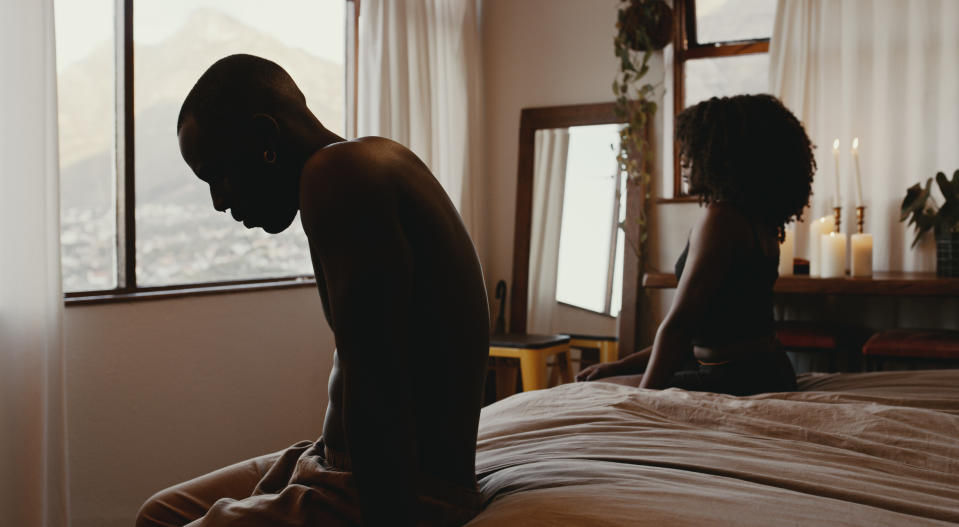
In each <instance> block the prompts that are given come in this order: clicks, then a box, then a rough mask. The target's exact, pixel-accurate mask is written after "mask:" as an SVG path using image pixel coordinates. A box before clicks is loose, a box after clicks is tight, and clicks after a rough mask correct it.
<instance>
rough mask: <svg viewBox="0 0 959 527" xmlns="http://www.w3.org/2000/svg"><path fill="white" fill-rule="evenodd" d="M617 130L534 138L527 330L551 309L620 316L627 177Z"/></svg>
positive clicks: (595, 128)
mask: <svg viewBox="0 0 959 527" xmlns="http://www.w3.org/2000/svg"><path fill="white" fill-rule="evenodd" d="M621 127H622V125H620V124H604V125H592V126H574V127H570V128H562V129H552V130H539V131H537V132H536V143H535V154H534V168H533V173H534V177H533V214H532V223H533V225H532V229H531V246H530V279H529V284H530V289H529V322H530V328H529V330H530V331H533V332H535V331H537V329H536V328H537V327H539V328H542V329H541V330H546V329H547V326H548V323H549V319H550V318H551V316H550V312H551V311H552V306H550V305H549V303H550V302H552V303H553V304H555V303H556V302H559V303H563V304H568V305H571V306H575V307H579V308H582V309H587V310H589V311H593V312H596V313H603V314H608V315H610V316H613V317H615V316H617V315H618V314H619V310H620V304H621V296H622V295H621V289H622V274H623V268H622V265H623V251H624V247H623V244H624V236H623V232H622V230H621V229H620V228H619V224H620V222H622V221H623V219H624V217H625V209H626V208H625V184H626V181H625V178H624V177H623V175H622V174H620V173H619V170H618V166H617V162H616V153H617V150H618V144H619V130H620V128H621Z"/></svg>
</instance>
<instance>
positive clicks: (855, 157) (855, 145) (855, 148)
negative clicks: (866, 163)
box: [836, 137, 863, 207]
mask: <svg viewBox="0 0 959 527" xmlns="http://www.w3.org/2000/svg"><path fill="white" fill-rule="evenodd" d="M836 159H838V158H836ZM838 162H839V161H836V163H838ZM852 162H853V166H854V167H855V169H856V170H854V171H853V174H855V176H856V206H857V207H862V206H863V203H862V177H861V176H860V175H859V138H858V137H856V138H853V140H852ZM837 166H838V165H837Z"/></svg>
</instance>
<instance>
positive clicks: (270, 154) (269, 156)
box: [263, 148, 276, 165]
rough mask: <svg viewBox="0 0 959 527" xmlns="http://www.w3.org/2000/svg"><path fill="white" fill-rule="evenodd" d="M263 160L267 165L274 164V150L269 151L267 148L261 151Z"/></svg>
mask: <svg viewBox="0 0 959 527" xmlns="http://www.w3.org/2000/svg"><path fill="white" fill-rule="evenodd" d="M263 160H264V161H266V162H267V163H269V164H271V165H272V164H273V163H276V150H271V149H269V148H267V149H266V150H264V151H263Z"/></svg>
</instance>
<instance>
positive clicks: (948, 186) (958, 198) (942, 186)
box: [936, 172, 959, 203]
mask: <svg viewBox="0 0 959 527" xmlns="http://www.w3.org/2000/svg"><path fill="white" fill-rule="evenodd" d="M936 184H937V185H939V190H940V191H941V192H942V197H944V198H946V203H956V202H959V185H956V183H953V182H951V181H949V178H947V177H946V175H945V174H944V173H942V172H938V173H936Z"/></svg>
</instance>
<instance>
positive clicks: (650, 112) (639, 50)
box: [613, 0, 673, 269]
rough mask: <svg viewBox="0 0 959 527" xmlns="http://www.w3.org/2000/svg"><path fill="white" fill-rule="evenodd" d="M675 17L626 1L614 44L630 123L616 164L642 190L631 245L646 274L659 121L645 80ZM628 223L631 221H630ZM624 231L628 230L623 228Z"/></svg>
mask: <svg viewBox="0 0 959 527" xmlns="http://www.w3.org/2000/svg"><path fill="white" fill-rule="evenodd" d="M672 34H673V11H672V9H671V8H670V7H669V6H668V5H666V3H665V2H664V1H663V0H624V1H623V3H622V4H621V5H620V8H619V11H618V13H617V15H616V38H615V39H614V40H613V44H614V50H615V52H616V58H617V59H619V71H618V72H617V73H616V79H615V80H613V93H614V94H615V95H616V113H617V115H619V116H620V117H622V118H623V119H624V121H625V123H626V125H625V126H624V127H623V129H622V130H620V133H619V152H618V154H617V160H618V161H619V166H620V170H622V171H624V172H625V173H626V175H627V182H628V184H633V185H640V188H641V189H642V191H643V192H644V193H645V200H644V201H643V203H644V205H643V208H642V210H641V211H640V217H639V218H634V220H635V221H638V222H639V242H638V244H637V243H636V242H635V241H633V240H628V241H629V243H630V245H631V246H632V248H633V250H634V251H635V252H636V253H637V256H638V257H639V259H640V269H645V263H646V258H647V252H648V251H647V250H646V246H647V243H646V242H647V238H648V236H647V217H648V214H647V212H648V209H649V183H650V175H649V166H650V163H651V159H652V151H651V147H650V144H649V140H648V139H647V138H646V127H647V124H648V123H649V121H650V119H652V118H653V116H655V115H656V109H657V105H656V102H655V101H653V100H652V97H653V95H654V92H655V87H654V85H653V84H650V83H649V82H644V81H643V78H644V77H645V76H646V74H647V73H649V59H650V58H651V57H652V56H653V51H655V50H659V49H662V48H663V47H664V46H665V45H666V44H668V43H669V42H670V41H671V40H672ZM626 221H631V220H630V218H627V219H626ZM621 227H624V225H621Z"/></svg>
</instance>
